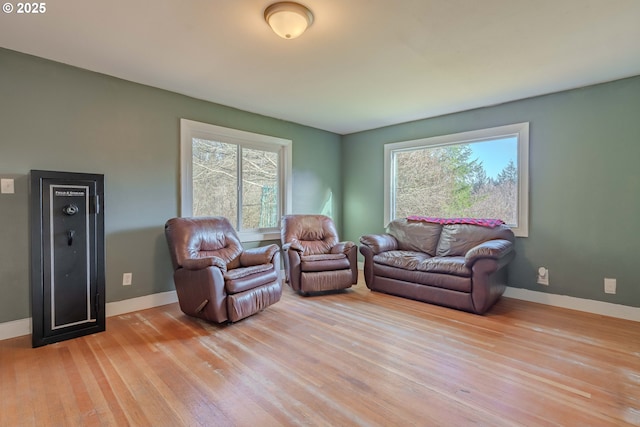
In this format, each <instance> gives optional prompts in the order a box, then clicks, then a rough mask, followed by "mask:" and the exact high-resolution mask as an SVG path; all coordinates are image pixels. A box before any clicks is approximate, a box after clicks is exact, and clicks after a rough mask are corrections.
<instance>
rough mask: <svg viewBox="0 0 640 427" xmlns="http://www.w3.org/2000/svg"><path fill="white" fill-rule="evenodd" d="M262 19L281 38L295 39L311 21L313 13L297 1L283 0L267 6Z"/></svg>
mask: <svg viewBox="0 0 640 427" xmlns="http://www.w3.org/2000/svg"><path fill="white" fill-rule="evenodd" d="M264 19H265V21H267V23H268V24H269V26H270V27H271V29H272V30H273V31H274V32H275V33H276V34H277V35H279V36H280V37H282V38H283V39H295V38H296V37H298V36H299V35H300V34H302V33H304V32H305V30H306V29H307V28H308V27H309V26H310V25H311V24H312V23H313V13H311V11H310V10H309V9H307V8H306V7H304V6H303V5H301V4H299V3H294V2H292V1H283V2H279V3H274V4H272V5H271V6H269V7H267V8H266V9H265V10H264Z"/></svg>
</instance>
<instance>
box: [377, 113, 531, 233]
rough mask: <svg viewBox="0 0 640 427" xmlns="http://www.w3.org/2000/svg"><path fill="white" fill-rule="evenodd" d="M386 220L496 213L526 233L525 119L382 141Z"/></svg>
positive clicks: (490, 215)
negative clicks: (469, 130)
mask: <svg viewBox="0 0 640 427" xmlns="http://www.w3.org/2000/svg"><path fill="white" fill-rule="evenodd" d="M384 159H385V160H384V161H385V165H384V175H385V176H384V180H385V194H384V204H385V215H384V220H385V224H388V223H389V221H391V220H393V219H395V218H401V217H406V216H409V215H425V216H435V217H476V218H499V219H502V220H503V221H504V222H505V223H507V225H509V226H510V227H511V228H512V229H513V231H514V234H515V235H516V236H520V237H525V236H527V235H528V233H529V226H528V210H529V209H528V206H529V179H528V177H529V123H518V124H513V125H507V126H499V127H495V128H490V129H482V130H476V131H471V132H463V133H458V134H453V135H443V136H437V137H433V138H424V139H418V140H412V141H403V142H396V143H390V144H385V146H384Z"/></svg>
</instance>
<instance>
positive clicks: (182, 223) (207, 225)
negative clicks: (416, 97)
mask: <svg viewBox="0 0 640 427" xmlns="http://www.w3.org/2000/svg"><path fill="white" fill-rule="evenodd" d="M165 236H166V238H167V243H168V244H169V252H170V253H171V261H172V263H173V269H174V274H173V279H174V282H175V286H176V292H177V294H178V301H179V303H180V309H181V310H182V311H183V312H184V313H185V314H188V315H189V316H195V317H199V318H202V319H205V320H209V321H213V322H218V323H222V322H225V321H231V322H235V321H238V320H240V319H244V318H245V317H248V316H251V315H252V314H255V313H257V312H259V311H261V310H263V309H265V308H266V307H268V306H270V305H272V304H274V303H276V302H278V301H279V300H280V297H281V296H282V280H281V277H280V276H281V275H280V250H279V248H278V245H275V244H272V245H269V246H264V247H260V248H255V249H247V250H245V249H243V248H242V244H241V243H240V239H239V238H238V235H237V233H236V231H235V230H234V229H233V227H232V226H231V224H230V223H229V221H228V220H227V219H226V218H224V217H202V218H172V219H170V220H169V221H167V223H166V224H165Z"/></svg>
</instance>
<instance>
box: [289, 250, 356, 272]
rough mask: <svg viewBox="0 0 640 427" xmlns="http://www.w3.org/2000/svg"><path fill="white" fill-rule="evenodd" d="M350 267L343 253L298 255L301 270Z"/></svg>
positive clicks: (328, 269) (326, 269) (329, 269)
mask: <svg viewBox="0 0 640 427" xmlns="http://www.w3.org/2000/svg"><path fill="white" fill-rule="evenodd" d="M345 268H351V265H350V264H349V259H348V258H347V256H346V255H345V254H322V255H306V256H305V255H303V256H301V257H300V269H301V270H302V271H306V272H311V271H331V270H343V269H345Z"/></svg>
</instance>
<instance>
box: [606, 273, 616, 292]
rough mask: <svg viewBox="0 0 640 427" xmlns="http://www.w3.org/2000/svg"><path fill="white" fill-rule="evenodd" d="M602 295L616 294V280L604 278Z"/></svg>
mask: <svg viewBox="0 0 640 427" xmlns="http://www.w3.org/2000/svg"><path fill="white" fill-rule="evenodd" d="M604 293H605V294H615V293H616V279H609V278H607V277H605V278H604Z"/></svg>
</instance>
